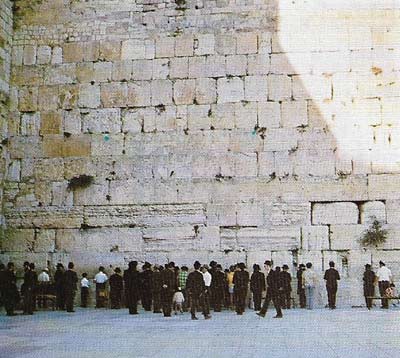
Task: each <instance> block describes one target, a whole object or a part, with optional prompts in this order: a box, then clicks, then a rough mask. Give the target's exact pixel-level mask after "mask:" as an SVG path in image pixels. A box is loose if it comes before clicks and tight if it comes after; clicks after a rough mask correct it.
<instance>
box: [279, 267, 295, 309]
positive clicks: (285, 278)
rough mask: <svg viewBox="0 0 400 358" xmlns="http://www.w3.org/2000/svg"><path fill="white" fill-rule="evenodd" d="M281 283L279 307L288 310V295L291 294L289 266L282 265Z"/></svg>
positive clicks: (289, 303)
mask: <svg viewBox="0 0 400 358" xmlns="http://www.w3.org/2000/svg"><path fill="white" fill-rule="evenodd" d="M281 281H282V296H281V305H282V307H283V308H286V309H290V306H291V302H290V299H291V298H290V295H291V292H292V285H291V282H292V276H291V275H290V273H289V266H288V265H283V266H282V272H281Z"/></svg>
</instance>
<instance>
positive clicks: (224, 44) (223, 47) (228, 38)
mask: <svg viewBox="0 0 400 358" xmlns="http://www.w3.org/2000/svg"><path fill="white" fill-rule="evenodd" d="M215 51H216V52H217V53H218V54H220V55H233V54H235V51H236V37H235V36H233V35H232V34H217V35H216V36H215Z"/></svg>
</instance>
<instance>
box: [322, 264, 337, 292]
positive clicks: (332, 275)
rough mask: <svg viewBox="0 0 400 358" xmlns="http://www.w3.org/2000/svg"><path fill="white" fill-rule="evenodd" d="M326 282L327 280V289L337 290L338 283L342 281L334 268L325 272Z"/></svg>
mask: <svg viewBox="0 0 400 358" xmlns="http://www.w3.org/2000/svg"><path fill="white" fill-rule="evenodd" d="M324 280H326V287H328V288H337V285H338V284H337V281H338V280H340V276H339V272H337V270H335V269H334V268H333V267H331V268H329V269H328V270H326V271H325V275H324Z"/></svg>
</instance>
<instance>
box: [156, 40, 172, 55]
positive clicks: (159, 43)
mask: <svg viewBox="0 0 400 358" xmlns="http://www.w3.org/2000/svg"><path fill="white" fill-rule="evenodd" d="M174 55H175V38H174V37H165V36H164V37H160V38H157V39H156V58H163V57H174Z"/></svg>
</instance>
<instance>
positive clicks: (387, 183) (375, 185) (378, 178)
mask: <svg viewBox="0 0 400 358" xmlns="http://www.w3.org/2000/svg"><path fill="white" fill-rule="evenodd" d="M399 178H400V176H399V175H397V174H376V175H375V174H372V175H368V198H369V199H370V200H382V199H391V200H393V199H399V198H400V192H399V190H398V185H397V183H398V180H399Z"/></svg>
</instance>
